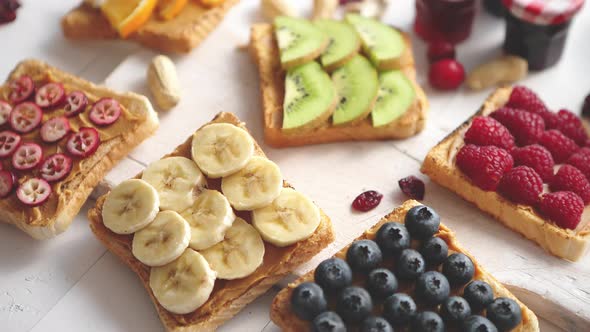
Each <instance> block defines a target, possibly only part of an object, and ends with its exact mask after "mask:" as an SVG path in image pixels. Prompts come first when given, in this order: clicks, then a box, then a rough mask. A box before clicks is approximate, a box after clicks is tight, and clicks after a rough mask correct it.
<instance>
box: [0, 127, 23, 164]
mask: <svg viewBox="0 0 590 332" xmlns="http://www.w3.org/2000/svg"><path fill="white" fill-rule="evenodd" d="M21 140H22V138H21V137H20V135H19V134H17V133H13V132H12V131H8V130H6V131H3V132H0V158H6V157H10V156H11V155H12V154H13V153H14V151H15V150H16V149H17V148H18V147H19V145H20V142H21Z"/></svg>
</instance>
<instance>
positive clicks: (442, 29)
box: [414, 0, 476, 44]
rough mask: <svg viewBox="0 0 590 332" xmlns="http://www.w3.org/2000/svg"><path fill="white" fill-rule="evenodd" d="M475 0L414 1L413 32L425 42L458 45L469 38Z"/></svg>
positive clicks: (474, 10)
mask: <svg viewBox="0 0 590 332" xmlns="http://www.w3.org/2000/svg"><path fill="white" fill-rule="evenodd" d="M475 12H476V1H475V0H416V20H415V21H414V31H416V33H417V34H418V35H419V36H420V37H421V38H422V39H424V40H426V41H434V40H436V41H446V42H449V43H452V44H458V43H460V42H462V41H464V40H465V39H467V38H468V37H469V35H470V34H471V29H472V27H473V20H474V18H475Z"/></svg>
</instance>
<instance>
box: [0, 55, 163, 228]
mask: <svg viewBox="0 0 590 332" xmlns="http://www.w3.org/2000/svg"><path fill="white" fill-rule="evenodd" d="M39 73H48V74H50V75H51V76H52V77H54V78H55V79H57V80H59V81H60V82H64V83H68V84H70V85H72V86H74V87H76V89H77V90H81V91H85V92H88V93H91V94H93V95H96V96H98V97H112V98H115V99H117V100H118V101H119V102H120V103H121V104H123V105H124V106H125V107H126V108H127V110H129V112H131V113H132V114H134V115H137V116H139V117H141V118H143V119H145V120H143V122H141V123H140V124H139V125H138V126H137V127H136V128H135V130H133V131H129V132H127V133H125V134H123V135H121V136H118V137H115V138H113V139H111V140H109V141H107V142H105V143H103V144H102V145H101V146H100V147H99V148H98V150H97V151H96V152H95V154H94V155H92V156H91V157H89V158H87V159H85V163H86V164H87V165H89V167H88V168H85V169H84V170H82V172H81V173H80V174H79V175H78V176H75V177H70V178H69V179H68V180H66V181H64V182H63V184H62V187H63V188H65V189H64V191H63V192H62V194H63V195H66V202H67V203H66V204H63V205H58V208H57V210H56V211H55V214H53V215H43V216H41V219H40V220H38V221H36V222H35V224H29V223H27V222H26V221H25V220H24V218H23V217H22V215H21V213H19V211H17V209H14V208H11V209H9V208H2V206H3V204H10V203H9V202H7V201H0V222H4V223H9V224H13V225H15V226H17V227H18V228H20V229H21V230H23V231H24V232H26V233H27V234H29V235H31V236H32V237H33V238H36V239H47V238H51V237H54V236H56V235H57V234H59V233H61V232H63V231H65V230H66V229H67V228H68V226H69V225H70V224H71V222H72V220H73V219H74V217H75V216H76V215H77V214H78V212H79V211H80V209H81V208H82V205H83V204H84V202H86V199H88V196H89V195H90V193H91V192H92V189H93V188H94V187H96V185H97V184H98V183H99V182H100V181H101V180H102V179H103V177H104V176H105V174H106V173H107V172H108V171H109V170H110V169H111V168H112V167H113V166H114V165H115V164H116V163H117V162H118V161H120V160H121V159H123V158H124V157H125V156H126V155H127V154H129V152H130V151H131V150H132V149H133V148H134V147H136V146H137V145H139V143H141V142H142V141H143V140H145V139H146V138H148V137H149V136H151V135H152V134H153V133H154V132H155V131H156V129H157V128H158V125H159V122H158V116H157V114H156V112H155V111H154V110H153V108H152V105H151V103H150V101H149V100H148V99H147V98H146V97H144V96H141V95H138V94H135V93H131V92H127V93H117V92H115V91H113V90H110V89H108V88H105V87H102V86H97V85H94V84H92V83H90V82H88V81H85V80H82V79H81V78H78V77H76V76H73V75H70V74H68V73H65V72H63V71H61V70H59V69H57V68H54V67H51V66H49V65H48V64H46V63H43V62H41V61H38V60H25V61H22V62H21V63H19V64H18V65H17V66H16V68H15V69H14V70H13V71H12V72H11V73H10V75H9V77H8V80H12V79H14V78H17V77H19V76H21V75H25V74H26V75H35V74H39Z"/></svg>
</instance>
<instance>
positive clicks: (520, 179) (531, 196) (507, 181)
mask: <svg viewBox="0 0 590 332" xmlns="http://www.w3.org/2000/svg"><path fill="white" fill-rule="evenodd" d="M498 192H499V193H501V194H502V195H504V197H506V198H508V199H509V200H511V201H513V202H514V203H517V204H526V205H535V204H536V203H537V202H538V201H539V196H540V195H541V193H542V192H543V180H542V179H541V176H539V174H537V172H535V170H534V169H532V168H530V167H528V166H517V167H514V168H513V169H511V170H509V171H508V172H506V174H504V176H503V177H502V180H500V184H498Z"/></svg>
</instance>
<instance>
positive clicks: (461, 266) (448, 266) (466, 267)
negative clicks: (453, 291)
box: [442, 253, 475, 286]
mask: <svg viewBox="0 0 590 332" xmlns="http://www.w3.org/2000/svg"><path fill="white" fill-rule="evenodd" d="M442 273H443V274H444V275H445V276H446V277H447V279H448V280H449V283H450V284H451V285H452V286H461V285H465V284H466V283H468V282H469V281H470V280H471V279H472V278H473V275H474V274H475V266H474V265H473V262H472V261H471V258H469V257H467V255H465V254H462V253H455V254H452V255H450V256H449V257H447V259H446V260H445V262H444V263H443V267H442Z"/></svg>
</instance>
